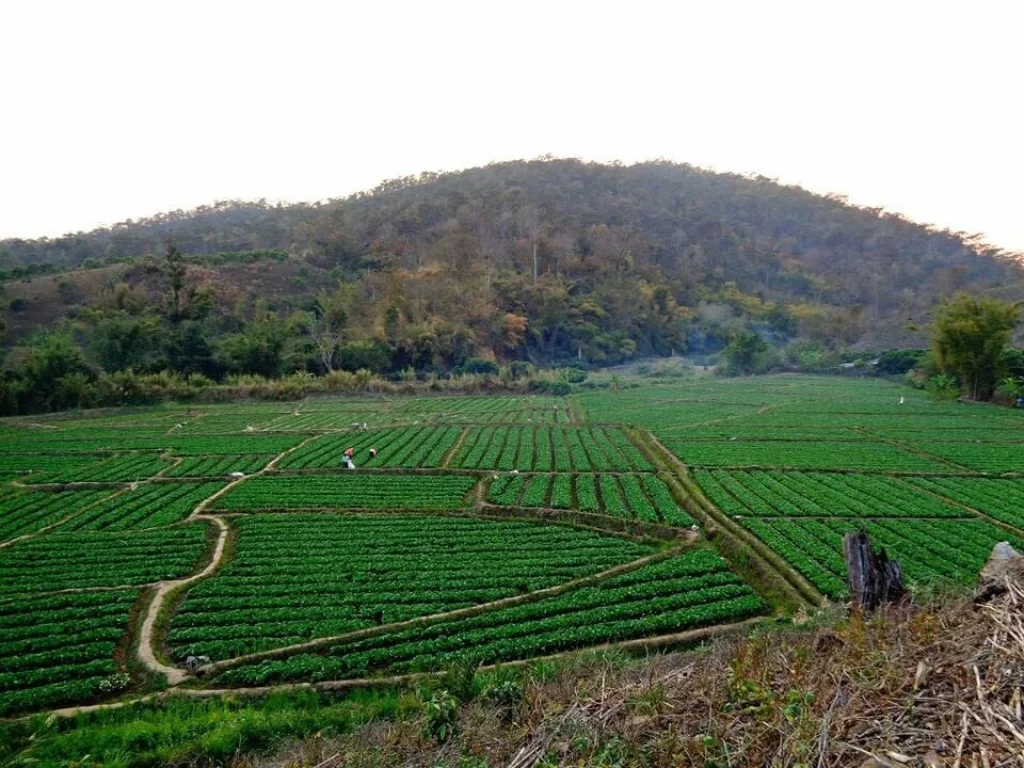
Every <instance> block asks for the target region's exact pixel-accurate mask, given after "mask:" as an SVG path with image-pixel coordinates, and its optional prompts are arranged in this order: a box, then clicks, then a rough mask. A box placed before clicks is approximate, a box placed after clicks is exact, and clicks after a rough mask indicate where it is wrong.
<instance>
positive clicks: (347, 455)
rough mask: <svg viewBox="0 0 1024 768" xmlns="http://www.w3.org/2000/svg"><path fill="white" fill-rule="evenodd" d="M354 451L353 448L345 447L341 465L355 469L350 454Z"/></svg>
mask: <svg viewBox="0 0 1024 768" xmlns="http://www.w3.org/2000/svg"><path fill="white" fill-rule="evenodd" d="M354 453H355V449H354V448H346V449H345V453H344V455H343V456H342V457H341V466H343V467H344V468H345V469H355V468H356V465H355V464H353V463H352V454H354Z"/></svg>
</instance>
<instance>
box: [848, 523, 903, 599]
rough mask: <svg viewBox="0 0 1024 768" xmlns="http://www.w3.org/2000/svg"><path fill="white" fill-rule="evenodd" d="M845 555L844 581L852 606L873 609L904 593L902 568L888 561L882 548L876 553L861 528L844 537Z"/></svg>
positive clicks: (895, 562) (893, 561)
mask: <svg viewBox="0 0 1024 768" xmlns="http://www.w3.org/2000/svg"><path fill="white" fill-rule="evenodd" d="M843 553H844V555H845V556H846V571H847V577H846V581H847V584H848V585H849V587H850V595H851V596H852V598H853V602H854V604H855V605H857V606H860V607H861V608H863V609H866V610H869V611H871V610H874V609H875V608H877V607H878V606H880V605H881V604H882V603H889V602H895V601H896V600H899V599H900V598H901V597H903V595H904V594H905V593H906V588H905V587H904V586H903V569H902V568H900V564H899V561H898V560H890V559H889V557H888V555H886V553H885V548H884V547H883V548H880V549H879V550H878V551H877V552H876V551H874V550H872V548H871V540H870V539H869V538H868V534H867V531H865V530H864V529H863V528H862V529H861V530H860V531H858V532H857V533H848V534H846V536H844V537H843Z"/></svg>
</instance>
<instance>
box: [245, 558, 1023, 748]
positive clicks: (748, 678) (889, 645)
mask: <svg viewBox="0 0 1024 768" xmlns="http://www.w3.org/2000/svg"><path fill="white" fill-rule="evenodd" d="M1006 584H1007V586H1008V589H1007V590H1006V591H1005V592H1003V593H1002V594H1000V595H997V596H996V597H994V598H993V599H991V600H989V601H988V602H986V603H984V604H981V605H975V604H974V603H973V602H971V600H970V599H969V598H944V599H936V600H933V601H930V602H928V603H926V604H922V603H916V604H907V605H903V606H896V607H889V608H887V609H885V610H884V611H881V612H879V613H878V614H875V615H873V616H871V617H864V616H860V615H851V616H845V617H833V618H834V620H833V621H829V622H823V624H824V623H827V624H828V625H829V626H824V625H822V626H818V627H815V628H812V627H810V626H805V627H804V628H795V629H794V628H788V629H774V630H766V631H762V632H760V633H758V634H756V635H754V636H751V637H748V638H742V639H734V640H725V641H722V642H719V643H717V644H715V645H713V646H710V647H708V648H706V649H703V650H701V651H699V652H695V653H688V654H668V655H660V656H654V657H652V658H650V659H648V660H645V661H642V662H637V661H635V660H626V659H624V658H622V657H604V658H593V657H587V656H585V655H584V656H582V657H580V659H579V660H578V661H577V662H576V663H575V664H574V665H573V666H563V667H561V668H559V669H558V670H557V671H555V672H553V673H552V674H550V675H545V674H538V673H537V672H536V671H535V672H534V673H533V674H532V675H531V676H530V677H527V678H525V679H524V680H523V683H522V686H523V687H522V689H521V690H522V696H521V698H520V700H519V702H518V703H516V704H514V705H513V706H511V707H508V706H500V705H498V704H496V703H494V701H493V700H492V699H491V698H489V697H487V696H486V695H485V696H478V697H477V698H476V699H474V700H473V701H471V702H470V703H468V704H465V705H463V706H462V708H461V711H460V713H459V735H458V736H457V737H456V738H455V739H454V740H452V741H450V742H449V743H447V744H445V745H438V744H436V743H435V742H434V741H432V740H430V739H429V738H428V737H426V736H425V735H424V727H425V721H424V719H422V718H420V719H416V718H414V719H411V720H405V721H401V722H397V723H384V724H382V723H375V724H370V725H367V726H366V727H364V728H363V729H361V730H360V731H358V732H357V733H355V734H353V735H351V736H349V737H345V738H343V739H336V740H323V739H312V740H310V741H308V742H307V743H304V744H300V745H293V746H292V747H291V748H290V749H288V750H286V751H284V752H281V753H279V754H277V755H276V756H274V757H273V758H269V759H266V760H264V761H262V762H260V763H259V764H258V765H260V766H264V767H265V768H269V767H270V766H274V767H278V768H279V767H283V766H315V765H320V767H321V768H334V767H335V766H380V765H395V766H399V765H400V766H438V765H443V766H466V767H469V766H485V765H489V766H511V767H512V768H531V767H532V766H535V765H537V766H556V765H559V766H604V765H607V766H633V765H650V766H666V767H668V766H672V767H675V766H688V765H700V766H750V767H753V766H807V768H826V767H831V766H848V765H853V766H862V765H863V766H875V767H877V766H891V767H892V768H899V767H900V766H905V765H910V766H957V767H959V766H964V767H967V766H971V767H972V768H973V767H978V768H996V766H1024V720H1022V718H1021V715H1022V713H1021V707H1022V702H1021V688H1022V686H1024V569H1018V572H1017V573H1016V574H1015V576H1013V577H1012V578H1007V579H1006Z"/></svg>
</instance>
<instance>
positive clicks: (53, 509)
mask: <svg viewBox="0 0 1024 768" xmlns="http://www.w3.org/2000/svg"><path fill="white" fill-rule="evenodd" d="M110 495H111V491H63V492H60V493H49V492H47V491H33V492H31V493H14V494H12V495H11V496H10V497H9V498H6V499H4V500H3V501H0V542H4V541H8V540H9V539H13V538H15V537H16V536H23V535H24V534H26V533H35V532H36V531H38V530H40V529H42V528H46V527H47V526H51V525H54V524H56V523H59V522H60V521H61V520H63V519H64V518H66V517H68V516H70V515H74V514H75V513H76V512H78V511H79V510H81V509H84V508H85V507H88V506H89V505H90V504H95V503H97V502H98V501H100V500H101V499H105V498H108V497H109V496H110Z"/></svg>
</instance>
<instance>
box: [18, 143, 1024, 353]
mask: <svg viewBox="0 0 1024 768" xmlns="http://www.w3.org/2000/svg"><path fill="white" fill-rule="evenodd" d="M168 239H172V240H173V241H174V243H175V245H176V246H177V247H178V248H179V249H180V250H181V251H182V252H183V253H184V254H185V255H186V259H187V260H188V261H189V262H190V263H191V264H192V266H190V268H189V269H190V272H191V273H192V274H191V277H192V279H193V280H194V281H196V282H197V283H199V284H202V285H205V286H206V287H207V288H208V289H209V290H211V291H212V292H213V294H214V299H213V301H214V305H215V308H216V311H215V313H214V314H215V316H224V315H226V314H230V313H236V314H238V315H239V317H243V318H247V319H251V318H252V317H253V313H254V312H255V309H256V307H257V305H259V304H260V302H261V300H262V301H263V303H269V307H270V309H272V310H274V311H276V312H278V313H280V314H287V313H290V312H294V311H309V310H311V309H315V306H314V305H315V296H316V294H317V293H318V292H319V291H321V290H322V289H325V288H327V289H331V288H333V285H334V284H335V283H336V282H337V281H338V280H342V281H345V282H347V283H351V284H353V285H355V286H356V291H357V293H358V294H359V304H360V306H362V307H363V308H364V309H366V310H367V311H366V312H364V316H363V317H361V318H360V320H359V323H358V325H359V327H358V328H353V329H352V330H353V336H354V337H361V338H363V339H371V338H373V339H386V338H387V337H388V335H389V333H390V335H391V339H390V342H391V343H392V344H393V345H394V344H395V343H396V342H397V340H396V338H395V334H394V331H395V330H396V329H395V328H394V327H393V326H394V325H395V322H391V326H392V327H391V331H389V330H388V322H389V321H388V320H387V318H386V316H387V315H388V313H389V312H390V313H391V320H392V321H394V320H395V318H394V313H395V312H397V313H398V315H399V318H398V321H399V322H398V325H401V326H403V327H406V328H408V327H413V328H415V329H416V331H417V333H421V332H425V333H427V334H428V335H429V334H433V335H434V336H436V335H437V334H438V332H439V329H440V330H441V332H443V333H451V332H454V333H455V335H462V336H465V337H466V339H467V343H466V346H467V347H471V348H472V350H473V351H474V352H477V353H484V354H485V356H490V354H491V353H493V355H494V356H495V357H498V358H510V359H511V358H517V359H518V358H529V359H533V360H535V361H538V362H544V361H548V360H555V359H568V358H570V357H582V358H585V359H589V360H590V361H591V362H600V363H607V362H614V361H617V360H622V359H629V358H630V357H632V356H634V355H636V354H667V353H668V352H669V351H676V350H679V349H681V348H686V347H690V348H691V349H709V350H710V349H714V348H720V347H721V346H722V344H723V343H724V341H725V340H726V339H727V338H728V336H729V335H730V334H731V333H734V332H735V331H736V330H737V329H739V328H742V327H747V326H753V327H755V329H758V330H761V331H762V332H764V333H766V334H768V335H771V334H773V333H774V334H777V335H780V336H781V337H784V338H783V339H782V340H785V338H794V337H808V338H811V339H813V340H814V341H816V342H817V343H822V344H829V345H836V344H839V345H849V344H860V345H862V346H863V345H871V344H882V345H886V344H903V343H915V342H916V343H920V334H919V329H920V328H921V327H922V326H923V325H924V324H926V323H927V318H928V314H929V312H930V311H931V309H932V308H933V307H934V306H935V305H936V303H937V302H938V301H939V300H940V299H941V297H943V296H946V295H949V294H952V293H953V292H956V291H959V290H967V291H971V292H975V293H985V294H987V295H995V296H998V297H1000V298H1014V299H1016V298H1020V297H1024V270H1022V268H1021V262H1020V257H1019V255H1018V254H1013V253H1011V252H1008V251H1005V250H1003V249H1000V248H997V247H995V246H992V245H989V244H987V243H985V242H984V241H983V240H982V239H981V238H980V237H979V236H977V235H968V234H965V233H956V232H950V231H948V230H943V229H936V228H934V227H930V226H927V225H921V224H916V223H914V222H911V221H909V220H908V219H906V218H904V217H903V216H901V215H899V214H895V213H890V212H886V211H884V210H883V209H880V208H868V207H861V206H854V205H851V204H849V203H848V202H847V201H846V200H845V199H844V198H842V197H840V196H837V195H818V194H815V193H812V192H808V191H807V190H804V189H802V188H800V187H796V186H793V185H782V184H779V183H777V182H775V181H773V180H771V179H768V178H766V177H763V176H743V175H740V174H731V173H717V172H713V171H707V170H704V169H700V168H696V167H694V166H690V165H686V164H676V163H671V162H667V161H652V162H646V163H637V164H633V165H622V164H601V163H585V162H582V161H579V160H574V159H553V158H545V159H540V160H531V161H509V162H503V163H495V164H491V165H487V166H482V167H479V168H473V169H468V170H463V171H453V172H445V173H425V174H420V175H418V176H410V177H404V178H399V179H392V180H388V181H385V182H383V183H382V184H380V185H378V186H377V187H375V188H374V189H372V190H368V191H366V192H360V193H356V194H353V195H350V196H348V197H345V198H336V199H332V200H329V201H327V202H323V203H312V204H307V203H296V204H287V205H285V204H270V203H266V202H265V201H255V202H239V201H222V202H219V203H215V204H212V205H209V206H201V207H199V208H197V209H195V210H192V211H172V212H168V213H165V214H159V215H157V216H154V217H150V218H147V219H142V220H135V221H127V222H122V223H120V224H118V225H115V226H113V227H110V228H100V229H97V230H93V231H91V232H88V233H76V234H75V235H70V236H66V237H63V238H55V239H48V238H42V239H37V240H24V239H7V240H2V241H0V269H6V270H8V271H9V275H8V277H9V279H8V281H7V282H6V283H5V286H6V288H7V291H6V299H7V302H8V304H9V306H13V307H15V308H19V307H20V312H19V311H14V312H11V311H10V310H9V312H8V316H9V323H8V325H9V327H10V328H11V329H13V330H14V332H15V333H14V335H15V338H14V339H11V338H8V339H7V341H8V342H10V341H12V340H17V338H21V337H23V336H24V334H25V333H27V332H29V331H30V330H31V329H32V328H37V327H42V326H48V325H53V324H54V323H57V322H60V321H61V319H62V318H65V317H66V316H67V313H66V312H65V311H64V310H66V309H67V307H68V306H71V307H74V306H77V305H85V306H89V305H92V304H95V303H96V302H97V301H100V300H102V297H103V295H104V293H105V292H106V293H109V292H110V291H112V290H113V289H114V284H116V283H118V282H124V283H127V284H128V285H129V287H130V288H131V289H133V290H139V291H142V292H143V293H144V294H145V295H146V296H147V298H148V299H149V300H153V299H158V298H159V297H160V296H161V295H162V290H161V289H160V286H158V285H155V284H154V285H150V283H153V282H154V281H153V280H152V279H150V278H152V277H153V275H154V274H155V273H156V272H159V269H160V256H159V254H161V253H162V252H163V250H164V249H165V247H166V242H167V240H168ZM252 252H258V253H257V255H256V256H254V255H253V254H252ZM246 254H248V255H246ZM259 254H262V256H260V255H259ZM267 254H277V255H276V256H268V255H267ZM246 259H248V260H249V261H248V263H244V264H243V263H242V262H244V261H245V260H246ZM232 260H234V261H232ZM40 265H50V266H47V267H41V266H40ZM97 267H103V268H104V269H106V270H108V273H109V274H105V277H104V279H103V280H92V281H91V282H90V281H88V280H85V279H84V278H83V277H82V275H83V274H85V273H87V272H89V271H90V269H89V268H92V269H95V268H97ZM76 268H79V270H80V271H79V272H68V273H65V274H64V276H63V277H56V276H49V277H45V276H44V277H41V278H40V277H36V278H34V279H33V278H32V275H31V272H32V271H33V270H35V271H46V270H55V269H58V270H59V269H76ZM81 268H85V269H81ZM203 270H206V272H204V271H203ZM210 270H212V272H211V271H210ZM261 275H263V276H265V277H266V278H267V279H265V280H264V279H262V278H261ZM25 276H27V277H29V283H27V284H24V283H22V284H19V283H17V282H14V280H12V279H10V278H11V277H25ZM54 279H57V280H58V283H63V284H71V287H70V288H65V290H64V293H65V294H66V296H65V299H68V298H69V297H70V299H71V300H70V301H69V300H64V301H61V300H59V298H60V297H55V296H53V295H49V294H47V291H46V290H44V289H43V287H42V284H43V283H45V282H46V281H47V280H50V281H51V282H52V280H54ZM97 282H98V283H100V284H99V285H94V284H93V283H97ZM268 282H269V283H270V284H271V285H269V287H268V285H267V283H268ZM33 283H35V284H36V286H35V287H36V289H38V290H35V291H34V293H33V291H24V290H21V289H19V288H18V286H19V285H31V284H33ZM51 287H52V286H51ZM50 293H51V294H52V293H53V291H52V290H51V291H50ZM33 302H35V304H36V307H35V308H34V310H33V311H29V310H27V309H26V304H27V305H31V304H32V303H33ZM54 305H56V306H54ZM559 305H561V311H559V308H558V307H559ZM19 314H20V315H21V316H22V318H24V319H27V317H32V318H33V319H32V321H31V322H20V321H19V317H18V315H19ZM509 316H512V317H514V318H522V321H519V320H509ZM510 322H511V324H512V325H513V326H516V327H515V328H514V329H513V330H512V331H509V329H508V328H506V327H505V326H506V325H507V324H508V323H510ZM523 323H525V328H519V326H520V325H522V324H523ZM509 333H511V338H502V337H503V336H507V335H508V334H509ZM8 336H9V337H10V334H8ZM455 346H458V344H456V345H455ZM453 354H454V356H455V357H457V356H458V355H459V353H458V352H455V351H454V350H451V349H450V350H448V351H447V352H446V353H442V354H440V355H439V357H440V358H441V359H440V360H435V362H442V363H450V362H451V359H452V358H453ZM433 357H438V356H437V355H434V356H433Z"/></svg>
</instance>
